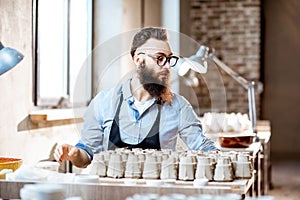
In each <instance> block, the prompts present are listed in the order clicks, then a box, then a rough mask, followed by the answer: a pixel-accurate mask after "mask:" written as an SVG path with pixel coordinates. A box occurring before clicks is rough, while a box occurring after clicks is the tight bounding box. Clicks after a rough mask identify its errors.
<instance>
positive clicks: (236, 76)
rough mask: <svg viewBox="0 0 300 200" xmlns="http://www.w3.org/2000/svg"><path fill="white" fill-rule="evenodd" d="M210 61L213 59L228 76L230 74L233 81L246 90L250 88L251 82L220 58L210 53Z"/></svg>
mask: <svg viewBox="0 0 300 200" xmlns="http://www.w3.org/2000/svg"><path fill="white" fill-rule="evenodd" d="M208 57H209V58H210V59H212V60H213V61H214V62H215V63H216V64H217V65H218V66H219V67H220V68H221V69H223V70H224V71H225V72H226V73H227V74H229V75H230V76H231V77H232V78H233V79H235V80H236V81H237V82H239V83H240V84H241V85H242V86H243V87H244V88H245V89H248V88H249V85H250V82H249V81H247V80H246V79H244V78H243V77H241V76H240V75H239V74H238V73H236V72H235V71H233V70H232V69H231V68H230V67H228V66H227V65H225V64H224V63H223V62H222V61H221V60H220V59H219V58H217V57H216V56H215V55H214V54H212V53H210V54H209V55H208Z"/></svg>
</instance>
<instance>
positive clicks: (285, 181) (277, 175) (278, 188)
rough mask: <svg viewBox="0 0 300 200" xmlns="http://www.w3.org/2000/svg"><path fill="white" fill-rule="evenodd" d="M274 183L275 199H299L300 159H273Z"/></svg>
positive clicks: (273, 194)
mask: <svg viewBox="0 0 300 200" xmlns="http://www.w3.org/2000/svg"><path fill="white" fill-rule="evenodd" d="M272 185H273V189H271V190H270V191H269V195H271V196H273V197H275V200H285V199H287V200H299V199H300V161H272Z"/></svg>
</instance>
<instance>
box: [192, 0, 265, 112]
mask: <svg viewBox="0 0 300 200" xmlns="http://www.w3.org/2000/svg"><path fill="white" fill-rule="evenodd" d="M260 1H261V0H190V20H191V22H190V23H191V26H190V36H191V37H192V38H193V39H195V40H196V41H197V42H199V43H200V44H204V45H206V46H208V47H210V48H211V47H213V48H214V49H215V55H216V56H217V57H218V58H219V59H220V60H222V61H223V62H224V63H225V64H227V65H228V66H229V67H230V68H231V69H233V70H234V71H235V72H237V73H238V74H240V75H241V76H242V77H244V78H245V79H247V80H259V79H260V42H261V41H260V33H261V32H260V26H261V25H260V9H261V7H260V6H261V2H260ZM220 74H221V76H222V79H223V81H224V86H225V89H226V103H227V104H226V105H227V112H243V113H248V98H247V91H246V90H245V89H244V88H243V87H242V86H241V85H239V83H237V82H236V81H235V80H234V79H232V78H231V77H230V76H228V75H227V74H226V73H225V72H224V71H222V70H220ZM198 77H199V79H200V87H197V88H194V90H195V92H196V94H197V97H198V103H199V106H200V110H201V109H202V110H207V109H208V110H209V108H211V100H210V95H209V90H208V89H207V87H206V83H205V81H204V80H203V78H202V77H201V76H198ZM210 80H211V79H210ZM256 107H257V116H258V117H259V112H260V96H259V95H258V94H257V95H256Z"/></svg>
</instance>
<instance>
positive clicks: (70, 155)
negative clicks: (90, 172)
mask: <svg viewBox="0 0 300 200" xmlns="http://www.w3.org/2000/svg"><path fill="white" fill-rule="evenodd" d="M79 154H80V149H79V148H77V147H75V146H72V145H69V144H63V145H60V146H58V147H57V148H56V149H55V151H54V158H55V160H57V162H62V161H63V160H70V161H71V162H73V161H74V160H76V159H77V157H78V156H79Z"/></svg>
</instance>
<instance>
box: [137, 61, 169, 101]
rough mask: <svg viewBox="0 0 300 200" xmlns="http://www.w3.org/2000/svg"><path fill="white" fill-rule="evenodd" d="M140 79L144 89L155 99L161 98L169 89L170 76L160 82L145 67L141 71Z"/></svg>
mask: <svg viewBox="0 0 300 200" xmlns="http://www.w3.org/2000/svg"><path fill="white" fill-rule="evenodd" d="M139 78H140V82H141V84H142V85H143V87H144V89H145V90H147V91H148V92H149V94H150V95H151V96H153V97H160V96H161V94H163V93H164V92H166V91H167V89H168V87H169V82H168V81H169V76H168V78H166V79H162V80H160V79H159V78H158V77H156V76H155V75H154V72H153V71H152V70H149V69H148V68H146V67H145V66H143V67H141V69H140V70H139Z"/></svg>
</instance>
